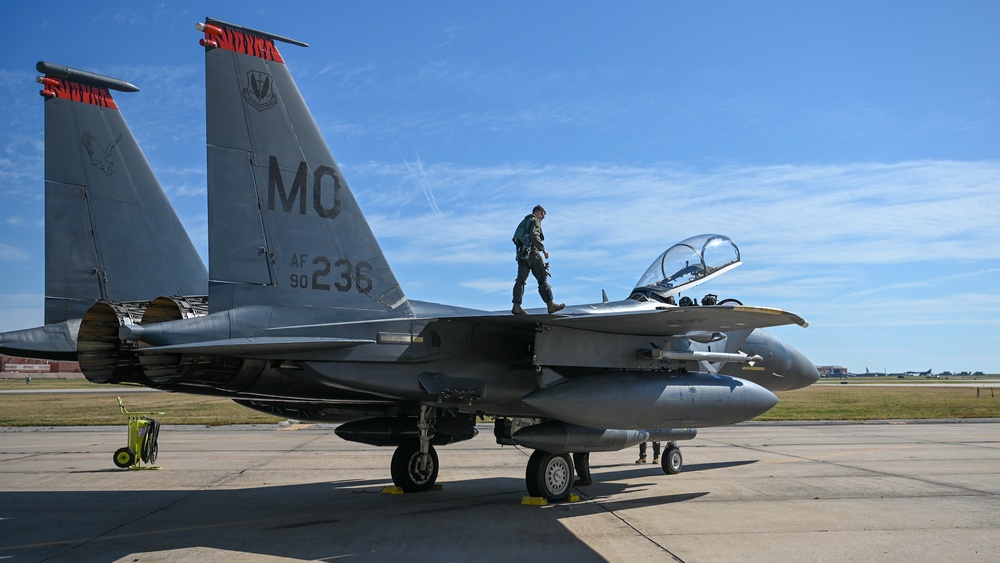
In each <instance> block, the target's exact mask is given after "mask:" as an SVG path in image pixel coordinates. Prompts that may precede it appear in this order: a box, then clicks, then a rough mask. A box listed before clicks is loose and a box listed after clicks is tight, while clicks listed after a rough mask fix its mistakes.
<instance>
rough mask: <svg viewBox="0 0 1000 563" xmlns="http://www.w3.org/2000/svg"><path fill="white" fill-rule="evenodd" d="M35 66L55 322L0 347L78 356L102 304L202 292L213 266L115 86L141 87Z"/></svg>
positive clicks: (0, 341) (7, 337)
mask: <svg viewBox="0 0 1000 563" xmlns="http://www.w3.org/2000/svg"><path fill="white" fill-rule="evenodd" d="M35 68H36V69H37V70H38V72H40V73H42V74H43V76H40V77H38V79H37V81H38V82H39V83H40V84H41V85H42V91H41V95H42V97H44V98H45V323H46V324H45V326H41V327H35V328H28V329H23V330H15V331H10V332H4V333H2V334H0V352H3V353H5V354H11V355H17V356H25V357H30V358H44V359H58V360H61V359H76V358H77V348H78V344H79V341H78V331H79V328H80V324H81V319H82V318H83V316H84V315H85V313H86V312H87V311H88V309H90V307H91V306H92V305H94V303H95V302H97V301H115V302H126V301H130V302H137V301H142V302H145V301H149V300H151V299H154V298H156V297H158V296H161V295H171V296H180V295H183V296H203V295H205V294H206V292H207V290H208V272H207V270H206V269H205V264H204V263H203V262H202V260H201V257H200V256H199V255H198V252H197V251H196V250H195V248H194V245H193V244H191V239H190V238H188V236H187V233H186V232H185V231H184V227H183V226H182V225H181V222H180V220H179V219H178V218H177V215H176V213H174V210H173V208H172V207H171V206H170V203H169V201H167V197H166V195H165V194H164V193H163V189H162V188H161V187H160V184H159V182H157V181H156V177H155V176H153V172H152V170H150V168H149V163H147V162H146V158H145V156H143V154H142V151H141V150H140V149H139V146H138V144H137V143H136V141H135V137H133V136H132V132H131V131H130V130H129V128H128V125H126V124H125V120H124V119H123V118H122V116H121V113H120V112H119V111H118V106H117V104H115V101H114V99H113V98H112V97H111V93H110V90H117V91H120V92H137V91H138V90H139V89H138V88H136V87H135V86H133V85H132V84H129V83H128V82H125V81H123V80H119V79H117V78H110V77H107V76H101V75H99V74H94V73H91V72H86V71H82V70H77V69H73V68H69V67H66V66H62V65H57V64H52V63H47V62H40V63H38V64H37V65H36V67H35ZM143 307H144V305H143ZM108 330H110V331H112V332H115V333H116V332H117V329H116V328H115V327H111V328H108Z"/></svg>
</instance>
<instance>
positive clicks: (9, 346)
mask: <svg viewBox="0 0 1000 563" xmlns="http://www.w3.org/2000/svg"><path fill="white" fill-rule="evenodd" d="M79 330H80V319H70V320H67V321H63V322H60V323H52V324H47V325H45V326H40V327H35V328H27V329H24V330H13V331H10V332H4V333H0V354H7V355H8V356H18V357H23V358H38V359H42V360H72V361H75V360H76V334H77V332H78V331H79Z"/></svg>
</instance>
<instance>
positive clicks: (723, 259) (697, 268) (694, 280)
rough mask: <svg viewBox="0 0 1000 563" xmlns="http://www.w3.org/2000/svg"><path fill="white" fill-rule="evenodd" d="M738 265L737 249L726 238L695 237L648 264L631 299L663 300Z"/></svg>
mask: <svg viewBox="0 0 1000 563" xmlns="http://www.w3.org/2000/svg"><path fill="white" fill-rule="evenodd" d="M740 264H741V262H740V249H739V248H737V246H736V243H735V242H733V240H732V239H731V238H729V237H727V236H725V235H715V234H706V235H697V236H693V237H691V238H689V239H686V240H683V241H681V242H679V243H677V244H675V245H673V246H671V247H670V248H668V249H667V250H666V251H665V252H664V253H663V254H660V256H659V257H658V258H657V259H656V260H654V261H653V263H652V264H650V266H649V268H647V269H646V273H645V274H643V275H642V277H641V278H639V283H638V284H636V286H635V289H633V290H632V297H633V298H639V297H643V296H645V297H653V298H659V299H661V300H665V299H666V298H667V297H670V296H672V295H677V294H678V293H680V292H681V291H686V290H689V289H691V288H692V287H694V286H696V285H698V284H700V283H701V282H704V281H707V280H709V279H711V278H714V277H715V276H718V275H720V274H721V273H723V272H726V271H729V270H731V269H733V268H735V267H737V266H739V265H740Z"/></svg>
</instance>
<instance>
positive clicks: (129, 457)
mask: <svg viewBox="0 0 1000 563" xmlns="http://www.w3.org/2000/svg"><path fill="white" fill-rule="evenodd" d="M115 465H117V466H118V467H121V468H122V469H127V468H129V467H132V466H133V465H135V452H133V451H132V450H131V449H129V448H118V451H116V452H115Z"/></svg>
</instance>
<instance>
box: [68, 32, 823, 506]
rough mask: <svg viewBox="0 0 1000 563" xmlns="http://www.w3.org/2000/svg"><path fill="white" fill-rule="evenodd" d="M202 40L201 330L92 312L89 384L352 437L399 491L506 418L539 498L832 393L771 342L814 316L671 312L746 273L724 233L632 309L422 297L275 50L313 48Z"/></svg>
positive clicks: (737, 308)
mask: <svg viewBox="0 0 1000 563" xmlns="http://www.w3.org/2000/svg"><path fill="white" fill-rule="evenodd" d="M198 29H199V31H202V32H203V33H204V37H203V38H202V39H201V45H202V46H203V47H204V51H205V65H206V91H207V102H206V115H207V144H208V204H209V272H210V282H209V300H208V304H209V314H207V315H204V316H195V317H191V318H186V319H179V320H171V321H164V322H147V321H146V320H145V319H144V320H143V321H142V324H135V323H134V322H133V320H132V319H131V318H129V317H128V316H125V315H120V314H119V311H120V309H119V308H118V307H117V304H116V303H114V302H111V301H102V302H100V303H98V304H96V305H94V306H93V307H91V309H90V310H89V311H88V313H87V314H86V315H84V318H83V321H82V323H81V329H80V357H79V361H80V365H81V368H82V369H83V371H84V374H85V375H86V376H87V378H89V379H91V380H92V381H99V382H134V383H139V384H142V385H147V386H150V387H154V388H157V389H165V390H170V391H179V392H188V393H200V394H210V395H218V396H226V397H231V398H233V399H234V400H236V401H237V402H238V403H240V404H242V405H245V406H248V407H251V408H254V409H258V410H261V411H264V412H269V413H274V414H278V415H280V416H285V417H289V418H294V419H299V420H305V421H324V422H339V423H341V424H340V426H339V427H338V428H337V430H336V432H337V434H338V435H339V436H340V437H342V438H344V439H346V440H352V441H356V442H360V443H365V444H371V445H376V446H394V447H395V448H396V451H395V454H394V455H393V458H392V462H391V467H390V472H391V474H392V479H393V481H394V482H395V483H396V484H397V485H398V486H399V487H401V488H402V489H404V490H405V491H407V492H417V491H425V490H428V489H430V488H431V487H432V486H433V485H434V483H435V481H436V480H437V476H438V469H439V464H438V457H437V453H436V451H435V446H441V445H445V444H449V443H453V442H458V441H461V440H467V439H469V438H472V437H473V436H475V435H476V432H477V430H476V427H475V421H476V417H477V415H485V416H493V417H496V419H497V423H496V426H495V428H496V434H497V435H496V438H497V441H498V443H502V444H516V445H519V446H522V447H526V448H531V449H534V450H535V451H534V453H533V454H532V455H531V457H530V459H529V461H528V464H527V469H526V474H525V480H526V485H527V489H528V492H529V493H530V494H531V495H534V496H541V497H545V498H547V499H550V500H561V499H565V498H566V497H567V496H568V495H569V493H570V489H571V486H572V483H573V473H574V466H573V462H572V460H571V458H570V456H569V454H570V453H578V452H598V451H614V450H618V449H622V448H625V447H629V446H632V445H635V444H638V443H640V442H643V441H649V440H659V441H666V442H669V447H668V449H667V452H666V454H665V455H664V456H663V458H664V462H663V468H664V471H665V472H667V473H675V472H677V471H679V470H680V468H681V456H680V450H679V449H677V447H676V445H675V443H674V442H676V441H678V440H683V439H690V438H693V437H694V436H695V434H696V428H699V427H709V426H717V425H725V424H732V423H736V422H740V421H744V420H749V419H751V418H753V417H755V416H758V415H760V414H761V413H763V412H765V411H767V410H768V409H770V408H771V407H773V406H774V405H775V404H776V403H777V397H776V396H775V395H774V394H773V393H772V391H771V390H770V389H794V388H798V387H804V386H806V385H810V384H812V383H813V382H815V381H816V380H817V379H818V378H819V374H818V372H817V371H816V368H815V366H814V365H813V364H812V363H811V362H809V361H808V359H807V358H805V356H803V355H802V354H801V353H799V352H798V351H797V350H795V349H794V348H792V347H791V346H789V345H787V344H785V343H783V342H781V341H780V340H778V339H777V338H775V337H773V336H771V335H769V334H768V333H766V332H763V331H760V330H758V329H760V328H764V327H770V326H778V325H787V324H798V325H801V326H806V322H805V321H804V320H803V319H802V318H801V317H799V316H797V315H795V314H793V313H789V312H786V311H783V310H780V309H773V308H767V307H752V306H745V305H743V304H741V303H738V302H733V301H725V300H724V301H722V302H720V303H718V304H715V305H704V304H703V305H701V306H698V305H696V304H694V303H693V302H692V303H691V304H685V305H683V306H678V305H675V304H673V300H674V299H675V298H676V297H677V295H678V294H679V293H680V292H681V291H687V290H690V289H691V288H692V287H694V286H696V285H698V284H700V283H702V282H705V281H707V280H709V279H712V278H714V277H716V276H719V275H721V274H723V273H725V272H726V271H728V270H731V269H732V268H735V267H737V266H739V265H740V263H741V260H740V254H739V249H738V248H737V246H736V244H735V243H734V242H733V241H732V240H730V239H729V238H727V237H725V236H721V235H715V234H709V235H700V236H697V237H691V238H689V239H687V240H685V241H683V242H681V243H679V244H677V245H674V246H673V247H671V248H669V249H667V251H665V252H664V253H663V254H661V255H660V256H659V257H658V258H657V259H656V260H655V261H654V262H653V264H652V265H651V266H650V267H649V269H648V270H647V271H646V273H645V274H644V275H643V276H642V277H641V278H640V280H639V283H638V284H637V285H636V287H635V289H634V290H633V291H632V293H631V295H630V296H629V297H628V298H626V299H624V300H621V301H608V300H604V301H603V302H601V303H594V304H588V305H576V306H567V307H566V308H565V309H563V310H562V311H560V312H559V314H557V315H549V314H545V311H544V310H529V311H528V313H529V314H527V315H518V316H515V315H512V314H510V313H508V312H502V313H499V312H488V311H480V310H474V309H467V308H460V307H454V306H449V305H443V304H437V303H427V302H422V301H416V300H413V299H410V298H409V297H408V296H407V295H406V293H404V291H403V288H402V287H401V286H400V284H399V282H398V281H397V280H396V278H395V276H394V274H393V272H392V270H391V268H390V267H389V264H388V261H387V260H386V257H385V256H384V254H383V252H382V250H381V248H380V247H379V244H378V242H377V240H376V238H375V236H374V234H373V233H372V231H371V229H370V227H369V225H368V222H367V221H366V220H365V217H364V215H363V214H362V212H361V209H360V208H359V206H358V203H357V201H356V200H355V198H354V195H353V193H352V191H351V189H350V187H349V186H348V184H347V182H346V180H345V179H344V177H343V175H342V174H341V171H340V169H339V168H338V166H337V164H336V162H335V161H334V159H333V156H332V154H331V153H330V150H329V149H328V148H327V145H326V143H325V141H324V139H323V137H322V135H321V134H320V131H319V128H318V127H317V125H316V123H315V121H314V120H313V118H312V116H311V114H310V113H309V110H308V108H307V107H306V104H305V101H304V100H303V99H302V96H301V94H300V93H299V90H298V88H297V87H296V85H295V83H294V81H293V80H292V77H291V75H290V74H289V71H288V69H287V67H286V65H285V63H284V59H283V58H282V56H281V54H280V53H279V52H278V49H277V47H276V45H275V44H276V42H284V43H290V44H293V45H300V46H305V44H304V43H301V42H298V41H295V40H292V39H288V38H285V37H281V36H277V35H273V34H270V33H266V32H262V31H257V30H252V29H248V28H245V27H241V26H237V25H233V24H229V23H225V22H221V21H218V20H214V19H210V18H209V19H206V21H205V22H204V23H199V24H198ZM609 197H613V194H609ZM709 301H710V302H711V301H712V300H711V299H710V300H709ZM114 315H118V316H117V322H108V321H109V319H114ZM743 368H750V369H743ZM727 373H730V374H731V373H738V374H739V377H734V376H733V375H727Z"/></svg>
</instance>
